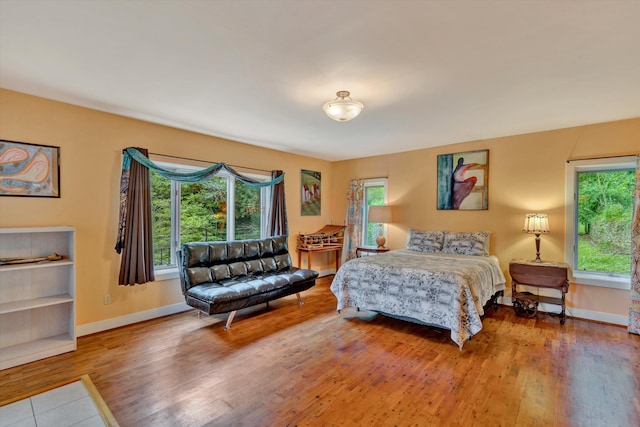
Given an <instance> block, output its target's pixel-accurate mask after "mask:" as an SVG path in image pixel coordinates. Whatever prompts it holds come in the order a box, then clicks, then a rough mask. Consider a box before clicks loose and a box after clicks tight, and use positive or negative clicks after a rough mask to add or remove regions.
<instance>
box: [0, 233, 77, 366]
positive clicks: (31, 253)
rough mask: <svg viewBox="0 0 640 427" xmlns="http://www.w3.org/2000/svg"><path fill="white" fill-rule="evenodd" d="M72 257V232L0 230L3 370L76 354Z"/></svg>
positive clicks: (1, 354) (0, 303) (0, 340)
mask: <svg viewBox="0 0 640 427" xmlns="http://www.w3.org/2000/svg"><path fill="white" fill-rule="evenodd" d="M53 253H56V254H59V255H62V256H63V259H61V260H57V261H39V262H30V263H16V264H12V263H9V262H11V261H7V260H8V259H11V258H40V257H48V256H50V255H52V254H53ZM74 253H75V228H74V227H34V228H0V259H2V260H3V261H0V264H2V265H0V369H6V368H10V367H12V366H17V365H21V364H23V363H28V362H32V361H34V360H39V359H43V358H45V357H49V356H54V355H56V354H61V353H65V352H68V351H73V350H75V349H76V332H75V323H76V315H75V313H76V309H75V294H76V292H75V287H76V278H75V277H76V274H75V264H74Z"/></svg>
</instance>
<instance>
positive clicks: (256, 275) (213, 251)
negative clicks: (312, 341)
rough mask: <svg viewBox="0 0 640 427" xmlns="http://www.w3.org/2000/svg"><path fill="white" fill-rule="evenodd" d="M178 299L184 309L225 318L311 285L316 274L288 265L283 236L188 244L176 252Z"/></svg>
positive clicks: (228, 324) (285, 238)
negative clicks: (179, 285)
mask: <svg viewBox="0 0 640 427" xmlns="http://www.w3.org/2000/svg"><path fill="white" fill-rule="evenodd" d="M178 260H179V261H178V262H179V264H180V282H181V285H182V294H183V295H184V297H185V301H186V302H187V304H188V305H190V306H192V307H195V308H196V309H198V310H200V311H201V312H204V313H206V314H217V313H229V312H230V315H229V318H228V320H227V324H226V326H225V329H229V328H230V327H231V322H232V321H233V317H234V316H235V313H236V310H239V309H241V308H246V307H251V306H253V305H256V304H261V303H267V304H268V303H269V301H271V300H274V299H277V298H281V297H284V296H287V295H291V294H294V293H295V294H297V296H298V302H299V303H300V304H302V300H301V299H300V292H302V291H304V290H307V289H309V288H310V287H312V286H314V285H315V284H316V278H317V277H318V272H316V271H313V270H303V269H298V268H295V267H293V266H292V265H291V256H290V255H289V249H288V243H287V236H277V237H268V238H266V239H253V240H236V241H230V242H192V243H185V244H183V245H182V249H181V250H179V251H178Z"/></svg>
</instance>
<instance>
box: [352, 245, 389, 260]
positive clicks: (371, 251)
mask: <svg viewBox="0 0 640 427" xmlns="http://www.w3.org/2000/svg"><path fill="white" fill-rule="evenodd" d="M363 252H364V253H367V254H369V255H371V254H381V253H383V252H389V248H379V247H378V246H358V247H357V248H356V257H357V258H360V254H361V253H363Z"/></svg>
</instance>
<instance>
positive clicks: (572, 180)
mask: <svg viewBox="0 0 640 427" xmlns="http://www.w3.org/2000/svg"><path fill="white" fill-rule="evenodd" d="M635 167H636V158H635V156H625V157H613V158H603V159H589V160H574V161H570V162H567V181H566V187H565V188H566V191H565V198H566V199H565V239H564V241H565V260H566V262H567V264H569V266H571V269H572V270H573V271H572V276H573V282H575V283H578V284H581V285H589V286H599V287H602V288H613V289H631V276H630V275H627V276H625V275H622V274H612V273H611V274H608V273H598V272H584V271H576V270H575V266H576V256H577V255H576V244H577V230H576V227H575V224H576V221H575V216H576V209H577V205H576V198H577V190H578V187H577V177H578V172H590V171H598V170H603V169H607V170H620V169H635Z"/></svg>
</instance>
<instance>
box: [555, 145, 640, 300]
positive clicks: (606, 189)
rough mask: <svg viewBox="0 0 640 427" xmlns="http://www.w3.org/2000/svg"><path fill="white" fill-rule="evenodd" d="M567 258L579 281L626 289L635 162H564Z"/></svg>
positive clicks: (629, 264) (611, 160)
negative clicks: (566, 186) (566, 165)
mask: <svg viewBox="0 0 640 427" xmlns="http://www.w3.org/2000/svg"><path fill="white" fill-rule="evenodd" d="M567 180H568V185H569V187H568V189H569V190H571V191H567V197H569V196H571V203H569V200H568V201H567V202H568V207H567V215H568V217H567V259H568V260H569V261H570V262H572V269H573V275H574V277H576V278H580V279H581V280H580V282H579V283H583V284H591V285H597V286H604V287H612V288H621V289H629V287H630V275H631V222H632V216H633V192H634V186H635V162H634V161H633V159H632V158H630V157H620V158H611V159H596V160H584V161H573V162H569V166H568V172H567Z"/></svg>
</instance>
